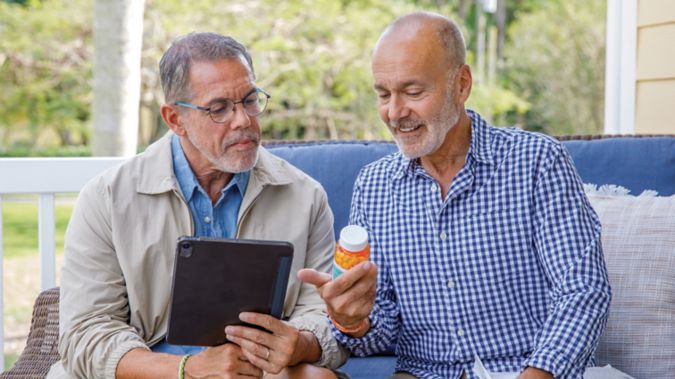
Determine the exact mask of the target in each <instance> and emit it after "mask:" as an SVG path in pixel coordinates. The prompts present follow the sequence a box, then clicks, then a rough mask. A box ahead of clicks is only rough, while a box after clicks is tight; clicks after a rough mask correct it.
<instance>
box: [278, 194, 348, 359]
mask: <svg viewBox="0 0 675 379" xmlns="http://www.w3.org/2000/svg"><path fill="white" fill-rule="evenodd" d="M313 200H314V203H313V204H314V209H315V211H314V212H313V213H312V220H311V223H310V228H311V229H310V232H309V236H308V242H307V256H306V257H307V258H306V261H305V267H307V268H313V269H315V270H317V271H320V272H330V269H331V265H332V261H333V249H334V248H335V237H334V235H333V212H332V211H331V209H330V206H329V205H328V198H327V196H326V192H325V191H324V190H323V188H321V187H319V188H317V190H316V191H315V193H314V197H313ZM289 322H290V323H291V324H292V325H293V326H295V327H296V328H297V329H299V330H308V331H310V332H312V333H313V334H314V335H315V336H316V338H317V340H318V341H319V344H320V345H321V350H322V352H321V359H320V360H319V361H318V362H317V363H316V364H317V365H319V366H324V367H329V368H338V367H340V366H341V365H342V364H343V363H344V362H345V361H346V360H347V357H348V354H347V351H346V350H345V349H344V348H342V346H340V345H339V344H338V343H337V341H336V340H335V337H333V334H332V333H331V330H330V326H329V324H328V319H327V317H326V305H325V303H324V301H323V299H321V296H320V295H319V291H318V290H317V289H316V287H314V286H313V285H311V284H307V283H302V285H301V287H300V294H299V296H298V301H297V303H296V306H295V308H294V310H293V313H292V314H291V315H290V317H289Z"/></svg>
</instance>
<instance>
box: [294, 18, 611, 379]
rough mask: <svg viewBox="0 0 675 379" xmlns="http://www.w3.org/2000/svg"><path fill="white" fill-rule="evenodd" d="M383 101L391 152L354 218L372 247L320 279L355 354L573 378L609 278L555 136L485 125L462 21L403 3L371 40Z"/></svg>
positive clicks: (404, 368)
mask: <svg viewBox="0 0 675 379" xmlns="http://www.w3.org/2000/svg"><path fill="white" fill-rule="evenodd" d="M372 72H373V77H374V89H375V92H376V94H377V96H378V110H379V113H380V117H381V118H382V120H383V121H384V122H385V124H386V125H387V126H388V128H389V131H390V132H391V133H392V135H393V137H394V139H395V140H396V143H397V145H398V148H399V152H397V153H395V154H392V155H389V156H387V157H384V158H382V159H381V160H379V161H377V162H374V163H373V164H371V165H368V166H367V167H365V168H364V169H363V170H362V171H361V173H360V174H359V176H358V178H357V179H356V183H355V185H354V195H353V198H352V208H351V213H350V222H351V223H354V224H358V225H361V226H363V227H364V228H366V229H367V230H368V232H369V236H370V243H371V257H372V262H366V263H362V264H361V265H358V266H356V267H354V268H352V269H351V270H349V271H347V272H345V273H344V274H342V275H341V276H340V277H339V278H338V279H336V280H334V281H331V279H330V275H327V274H320V273H316V272H313V271H311V270H302V271H301V272H300V276H301V277H302V278H303V280H306V281H308V282H311V283H314V284H315V285H317V286H318V287H319V288H320V292H321V294H322V296H323V298H324V299H325V300H326V302H327V303H328V313H329V315H330V319H331V321H332V324H333V331H334V333H335V336H336V338H337V339H338V341H340V343H341V344H343V345H344V346H345V347H347V348H348V349H349V350H350V351H351V352H352V353H354V354H357V355H370V354H375V353H378V352H380V351H383V350H384V349H386V348H388V347H389V346H391V344H393V343H394V342H395V343H396V354H397V361H396V370H397V373H395V374H394V375H393V376H392V377H391V379H394V378H396V379H405V378H408V379H410V378H452V379H457V378H467V377H468V378H476V374H475V373H474V370H473V367H474V364H476V363H477V362H479V359H480V361H482V362H483V363H484V364H485V366H486V367H487V368H488V369H489V370H492V371H499V372H512V373H515V375H513V376H511V377H515V376H516V375H517V376H518V378H519V379H526V378H527V379H535V378H541V379H551V378H553V377H555V378H574V379H576V378H581V377H582V375H583V373H584V369H585V367H586V366H588V365H592V364H593V352H594V350H595V348H596V346H597V343H598V339H599V337H600V335H601V333H602V331H603V328H604V326H605V323H606V320H607V316H608V310H609V302H610V298H611V291H610V287H609V283H608V280H607V270H606V268H605V263H604V261H603V256H602V247H601V242H600V223H599V220H598V217H597V215H596V214H595V212H594V211H593V209H592V208H591V206H590V203H589V202H588V199H587V198H586V196H585V195H584V191H583V187H582V183H581V181H580V179H579V177H578V175H577V174H576V172H575V169H574V167H573V164H572V161H571V159H570V157H569V154H568V153H567V151H566V150H565V148H564V147H563V146H562V144H561V143H560V142H558V141H556V140H554V139H553V138H550V137H546V136H543V135H540V134H535V133H530V132H526V131H523V130H519V129H515V128H495V127H492V126H490V125H489V124H488V123H487V121H485V120H484V119H483V118H482V117H481V116H480V115H479V114H478V113H476V112H474V111H470V110H466V109H465V107H464V104H465V102H466V101H467V99H468V97H469V95H470V93H471V87H472V76H471V70H470V68H469V66H468V65H467V64H466V50H465V45H464V39H463V37H462V34H461V32H460V30H459V27H458V26H457V25H456V24H455V23H454V22H452V21H451V20H449V19H447V18H446V17H444V16H441V15H438V14H432V13H423V12H419V13H412V14H409V15H405V16H403V17H401V18H399V19H397V20H396V21H394V22H393V23H392V24H391V25H390V26H389V27H387V29H386V30H385V31H384V32H383V33H382V35H381V36H380V39H379V40H378V42H377V44H376V45H375V48H374V50H373V56H372Z"/></svg>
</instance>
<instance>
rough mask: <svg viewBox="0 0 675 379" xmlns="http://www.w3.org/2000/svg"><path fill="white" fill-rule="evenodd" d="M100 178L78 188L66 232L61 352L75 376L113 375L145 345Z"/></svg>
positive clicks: (100, 376)
mask: <svg viewBox="0 0 675 379" xmlns="http://www.w3.org/2000/svg"><path fill="white" fill-rule="evenodd" d="M111 203H112V202H111V199H110V192H109V189H108V187H107V186H106V185H105V182H104V180H103V179H102V178H101V177H98V178H96V179H93V180H92V181H91V182H89V183H88V184H87V185H86V186H85V188H84V189H83V190H82V191H81V192H80V196H79V197H78V200H77V202H76V205H75V208H74V210H73V215H72V216H71V219H70V223H69V225H68V229H67V231H66V240H65V249H64V255H65V256H64V261H63V267H62V273H61V300H60V310H59V311H60V323H59V324H60V332H59V334H60V339H59V354H60V355H61V361H62V363H63V367H64V369H65V371H66V372H67V373H68V375H69V376H71V377H79V378H111V379H114V378H115V371H116V368H117V364H118V362H119V360H120V359H121V358H122V356H123V355H124V354H126V353H127V352H128V351H129V350H131V349H134V348H139V347H140V348H147V346H146V344H145V342H144V341H143V339H142V338H141V337H140V336H139V335H138V333H137V332H136V330H135V329H134V328H132V327H131V326H130V325H129V304H128V301H127V291H126V286H125V280H124V276H123V274H122V270H121V268H120V265H119V262H118V259H117V254H116V252H115V246H114V243H113V240H112V231H111V212H110V211H111Z"/></svg>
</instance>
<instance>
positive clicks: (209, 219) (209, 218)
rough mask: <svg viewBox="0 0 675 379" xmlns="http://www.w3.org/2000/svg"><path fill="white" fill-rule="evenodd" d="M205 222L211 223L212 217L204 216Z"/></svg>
mask: <svg viewBox="0 0 675 379" xmlns="http://www.w3.org/2000/svg"><path fill="white" fill-rule="evenodd" d="M204 222H205V223H207V224H210V223H211V217H209V216H206V217H204Z"/></svg>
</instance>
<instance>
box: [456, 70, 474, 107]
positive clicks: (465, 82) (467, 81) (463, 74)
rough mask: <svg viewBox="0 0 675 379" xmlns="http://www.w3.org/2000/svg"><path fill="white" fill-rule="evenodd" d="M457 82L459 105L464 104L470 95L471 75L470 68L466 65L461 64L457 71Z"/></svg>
mask: <svg viewBox="0 0 675 379" xmlns="http://www.w3.org/2000/svg"><path fill="white" fill-rule="evenodd" d="M457 82H458V83H459V90H458V93H457V97H458V100H459V101H460V103H462V104H464V103H466V100H467V99H468V98H469V95H471V87H472V85H473V76H472V75H471V68H470V67H469V65H467V64H463V65H462V67H460V68H459V70H458V71H457Z"/></svg>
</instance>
